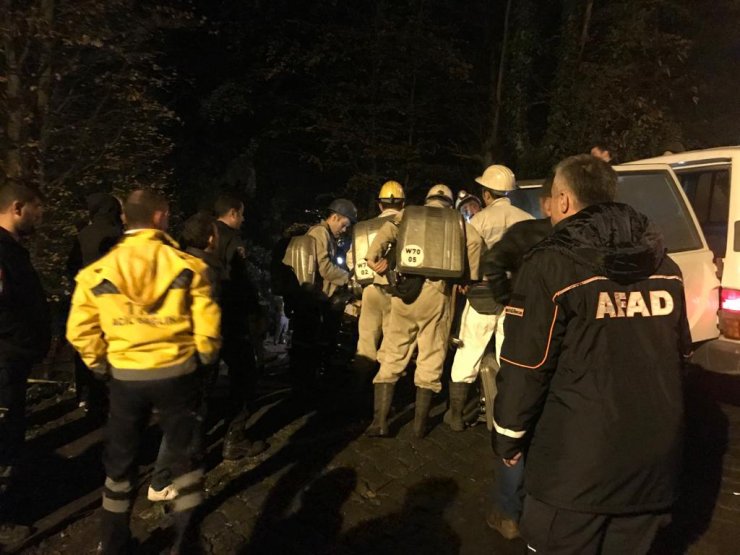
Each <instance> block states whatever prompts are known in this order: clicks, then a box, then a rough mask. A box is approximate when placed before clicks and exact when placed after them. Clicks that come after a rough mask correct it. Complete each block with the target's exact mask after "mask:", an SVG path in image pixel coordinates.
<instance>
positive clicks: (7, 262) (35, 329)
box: [0, 227, 51, 363]
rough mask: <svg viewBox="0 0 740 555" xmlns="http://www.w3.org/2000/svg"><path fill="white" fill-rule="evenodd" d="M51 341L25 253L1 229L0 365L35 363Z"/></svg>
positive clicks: (45, 309) (42, 302)
mask: <svg viewBox="0 0 740 555" xmlns="http://www.w3.org/2000/svg"><path fill="white" fill-rule="evenodd" d="M50 342H51V319H50V316H49V307H48V305H47V303H46V294H45V293H44V290H43V288H42V286H41V280H40V279H39V276H38V274H37V273H36V270H34V268H33V266H32V265H31V257H30V255H29V253H28V251H27V250H26V249H25V248H24V247H23V246H22V245H21V244H20V243H19V242H18V241H17V240H16V239H15V238H14V237H13V236H12V235H11V234H10V233H8V232H7V231H6V230H5V229H3V228H1V227H0V363H5V362H13V361H19V362H23V363H33V362H38V361H40V360H41V359H43V358H44V356H46V353H47V352H48V350H49V344H50Z"/></svg>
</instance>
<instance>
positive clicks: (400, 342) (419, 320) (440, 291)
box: [373, 280, 452, 393]
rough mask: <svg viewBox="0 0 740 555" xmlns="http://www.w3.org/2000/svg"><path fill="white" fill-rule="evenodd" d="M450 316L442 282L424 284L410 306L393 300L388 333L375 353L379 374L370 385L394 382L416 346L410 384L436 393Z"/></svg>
mask: <svg viewBox="0 0 740 555" xmlns="http://www.w3.org/2000/svg"><path fill="white" fill-rule="evenodd" d="M451 312H452V307H451V298H450V292H449V286H448V285H447V284H446V283H445V282H443V281H431V280H427V281H425V282H424V286H423V287H422V289H421V293H419V297H418V298H417V299H416V300H415V301H414V302H413V303H411V304H406V303H404V302H403V301H402V300H401V299H399V298H398V297H393V298H392V299H391V317H390V321H389V323H388V333H387V335H385V336H384V337H383V343H382V344H381V346H380V350H379V351H378V361H379V362H380V370H379V371H378V373H377V375H376V376H375V379H374V380H373V383H395V382H397V381H398V378H399V377H400V376H401V374H402V373H403V371H404V370H405V369H406V366H408V363H409V360H410V359H411V355H412V354H413V350H414V345H415V344H418V348H419V352H418V354H417V357H416V372H415V374H414V383H415V384H416V386H417V387H423V388H425V389H431V390H432V391H434V392H435V393H439V391H440V390H441V389H442V384H441V383H440V376H441V375H442V367H443V365H444V361H445V356H446V355H447V342H448V340H449V337H450V325H451V323H452V316H451Z"/></svg>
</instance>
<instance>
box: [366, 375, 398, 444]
mask: <svg viewBox="0 0 740 555" xmlns="http://www.w3.org/2000/svg"><path fill="white" fill-rule="evenodd" d="M395 387H396V384H395V383H376V384H375V396H374V399H373V421H372V423H371V424H370V427H369V428H368V429H367V430H366V431H365V435H366V436H368V437H388V435H389V433H390V432H389V430H388V413H390V411H391V404H392V403H393V389H394V388H395Z"/></svg>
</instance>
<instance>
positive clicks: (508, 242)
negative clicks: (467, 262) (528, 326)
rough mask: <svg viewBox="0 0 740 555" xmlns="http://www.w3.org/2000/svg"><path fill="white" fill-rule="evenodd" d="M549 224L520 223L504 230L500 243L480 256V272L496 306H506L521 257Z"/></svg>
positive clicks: (541, 221)
mask: <svg viewBox="0 0 740 555" xmlns="http://www.w3.org/2000/svg"><path fill="white" fill-rule="evenodd" d="M551 230H552V225H551V224H550V220H549V218H543V219H540V220H524V221H522V222H517V223H515V224H514V225H512V226H511V227H510V228H509V229H507V230H506V233H504V235H503V237H501V240H499V241H498V242H496V243H495V244H494V245H493V246H492V247H491V248H490V249H488V250H487V251H486V252H485V253H483V256H482V257H481V273H482V274H483V275H484V276H485V277H486V279H487V280H488V285H489V287H490V289H491V291H492V292H493V298H494V300H495V301H496V302H497V303H500V304H503V305H505V304H507V303H508V302H509V299H510V298H511V289H512V284H513V283H514V280H515V279H516V275H517V273H518V271H519V268H521V266H522V262H523V261H524V255H525V254H527V253H528V252H529V251H530V249H531V248H532V247H534V246H535V245H536V244H537V243H539V242H540V241H542V240H543V239H544V238H545V237H547V236H548V235H549V234H550V231H551Z"/></svg>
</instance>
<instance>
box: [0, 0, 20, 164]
mask: <svg viewBox="0 0 740 555" xmlns="http://www.w3.org/2000/svg"><path fill="white" fill-rule="evenodd" d="M0 10H1V11H2V12H3V13H4V14H5V18H4V22H3V27H4V31H3V34H2V40H3V49H4V50H5V66H6V67H5V70H6V73H7V83H6V85H5V109H6V117H7V123H6V125H5V135H6V137H7V140H8V150H7V152H6V153H5V160H4V168H3V169H4V171H5V176H6V177H8V178H14V177H21V176H23V174H24V173H25V172H24V168H23V156H22V153H21V145H22V142H23V112H24V106H23V91H22V87H21V74H20V67H19V64H18V51H17V49H16V44H15V41H14V40H13V37H14V36H15V35H16V33H15V32H14V31H15V30H16V25H15V21H14V20H13V14H12V12H11V7H10V2H7V1H4V2H2V3H1V4H0Z"/></svg>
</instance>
